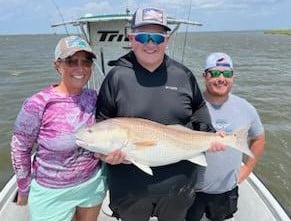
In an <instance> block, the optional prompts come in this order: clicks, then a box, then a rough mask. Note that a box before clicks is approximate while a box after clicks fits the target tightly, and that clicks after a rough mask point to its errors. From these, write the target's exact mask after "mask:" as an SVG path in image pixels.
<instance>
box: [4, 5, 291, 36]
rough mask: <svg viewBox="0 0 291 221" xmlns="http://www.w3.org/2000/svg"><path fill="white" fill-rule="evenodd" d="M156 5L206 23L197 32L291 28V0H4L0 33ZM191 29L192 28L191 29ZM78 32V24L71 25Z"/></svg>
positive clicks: (46, 28)
mask: <svg viewBox="0 0 291 221" xmlns="http://www.w3.org/2000/svg"><path fill="white" fill-rule="evenodd" d="M142 6H154V7H158V8H163V9H165V10H166V12H167V14H168V15H169V16H172V17H175V18H180V19H190V20H194V21H198V22H201V23H203V26H202V27H196V28H195V29H194V31H239V30H265V29H287V28H288V29H291V13H290V9H291V0H128V1H126V0H96V1H92V0H91V1H90V0H73V1H72V0H71V1H69V0H9V1H7V0H0V35H10V34H13V35H14V34H50V33H57V34H61V33H65V28H64V27H63V26H62V27H58V28H51V25H52V24H55V23H59V22H61V21H62V20H64V21H70V20H73V19H76V18H79V17H82V16H84V15H86V14H93V15H102V14H116V13H124V12H125V10H126V8H128V9H129V10H130V11H131V13H133V12H134V11H135V10H136V8H138V7H142ZM190 30H191V29H190ZM69 32H75V33H76V27H73V28H69Z"/></svg>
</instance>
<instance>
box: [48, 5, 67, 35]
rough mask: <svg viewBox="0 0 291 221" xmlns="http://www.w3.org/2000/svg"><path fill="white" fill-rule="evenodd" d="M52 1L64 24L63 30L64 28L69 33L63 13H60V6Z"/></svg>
mask: <svg viewBox="0 0 291 221" xmlns="http://www.w3.org/2000/svg"><path fill="white" fill-rule="evenodd" d="M52 2H53V4H54V6H55V7H56V9H57V11H58V13H59V15H60V17H61V19H62V22H63V23H64V26H65V30H66V33H67V35H69V32H68V29H67V25H66V23H65V20H64V17H63V14H62V12H61V10H60V8H59V7H58V5H57V4H56V2H55V1H54V0H52Z"/></svg>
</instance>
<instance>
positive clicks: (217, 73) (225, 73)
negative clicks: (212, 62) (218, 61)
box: [206, 70, 233, 78]
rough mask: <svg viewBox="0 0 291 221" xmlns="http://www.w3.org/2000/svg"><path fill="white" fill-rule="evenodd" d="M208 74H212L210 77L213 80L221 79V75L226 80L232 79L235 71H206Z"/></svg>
mask: <svg viewBox="0 0 291 221" xmlns="http://www.w3.org/2000/svg"><path fill="white" fill-rule="evenodd" d="M206 72H207V73H209V74H210V76H211V77H212V78H217V77H219V76H220V75H221V74H222V75H223V77H225V78H231V77H232V76H233V71H232V70H224V71H219V70H208V71H206Z"/></svg>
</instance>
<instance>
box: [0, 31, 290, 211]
mask: <svg viewBox="0 0 291 221" xmlns="http://www.w3.org/2000/svg"><path fill="white" fill-rule="evenodd" d="M61 37H62V36H60V35H19V36H0V48H1V50H0V189H2V188H3V187H4V185H5V184H6V182H7V181H8V180H9V179H10V177H11V176H12V175H13V170H12V166H11V160H10V138H11V129H12V127H13V122H14V120H15V117H16V115H17V113H18V111H19V109H20V107H21V105H22V102H23V101H24V99H25V98H26V97H28V96H30V95H32V94H33V93H35V92H37V91H39V90H40V89H41V88H43V87H45V86H47V85H49V84H52V83H55V82H57V81H58V77H59V76H58V74H57V73H56V72H55V71H54V69H53V68H52V61H53V57H54V47H55V45H56V44H57V42H58V40H59V39H60V38H61ZM185 37H186V38H187V44H186V45H183V43H182V40H183V39H184V38H185ZM172 38H173V39H172V40H176V41H175V42H176V43H175V45H173V47H174V48H175V51H176V53H175V54H172V53H171V52H169V54H170V55H171V56H173V57H175V58H176V59H177V60H179V61H183V62H184V64H186V65H187V66H188V67H189V68H190V69H191V70H192V71H193V73H194V74H195V76H196V78H197V79H198V81H199V84H200V87H201V89H203V82H202V81H201V79H202V78H201V73H202V70H203V63H204V59H205V57H206V56H207V55H208V54H209V53H211V52H214V51H221V52H226V53H228V54H229V55H231V57H232V58H233V61H234V66H235V72H236V79H235V85H234V88H233V93H235V94H237V95H239V96H242V97H244V98H246V99H247V100H248V101H249V102H251V103H252V104H253V105H254V106H255V107H256V108H257V110H258V112H259V114H260V116H261V119H262V122H263V124H264V127H265V130H266V147H265V152H264V155H263V156H262V158H261V160H260V161H259V163H258V165H257V167H256V168H255V172H256V174H257V175H258V177H259V178H260V179H261V180H262V181H263V182H264V183H265V184H266V186H267V187H268V188H269V189H270V190H271V192H272V193H273V195H274V196H275V197H276V198H277V199H278V200H279V202H280V203H281V204H282V205H283V207H284V208H285V209H286V210H287V211H288V213H289V215H290V214H291V173H290V171H289V170H290V169H291V136H290V133H291V114H290V112H291V97H290V94H291V52H290V49H291V36H284V35H267V34H264V33H263V32H259V31H258V32H209V33H197V32H194V33H191V34H188V35H187V36H184V35H183V34H179V35H177V36H173V37H172ZM183 49H184V56H183V55H182V52H181V51H182V50H183ZM112 50H113V51H114V52H113V53H112V58H116V57H117V54H122V53H125V52H124V50H122V49H120V48H114V47H113V48H112ZM288 171H289V172H288Z"/></svg>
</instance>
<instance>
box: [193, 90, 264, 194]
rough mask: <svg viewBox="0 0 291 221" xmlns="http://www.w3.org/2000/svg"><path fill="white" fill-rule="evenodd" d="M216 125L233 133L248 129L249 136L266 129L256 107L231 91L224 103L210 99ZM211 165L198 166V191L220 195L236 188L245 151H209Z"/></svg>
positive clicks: (230, 149) (207, 153) (209, 105)
mask: <svg viewBox="0 0 291 221" xmlns="http://www.w3.org/2000/svg"><path fill="white" fill-rule="evenodd" d="M206 103H207V107H208V109H209V112H210V116H211V120H212V124H213V126H214V127H215V129H216V130H217V131H219V130H223V131H224V132H225V133H233V132H234V131H235V130H236V129H239V128H246V127H247V128H248V137H249V138H254V137H257V136H259V135H260V134H262V133H263V131H264V128H263V125H262V122H261V120H260V117H259V115H258V113H257V111H256V109H255V108H254V107H253V106H252V105H251V104H250V103H249V102H247V101H246V100H245V99H243V98H240V97H238V96H236V95H233V94H230V95H229V98H228V99H227V101H226V102H225V103H223V104H222V105H213V104H211V103H209V102H207V101H206ZM206 160H207V164H208V166H207V167H199V168H198V181H197V185H196V188H197V191H200V192H205V193H210V194H217V193H224V192H226V191H229V190H232V189H233V188H234V187H235V186H236V185H237V177H238V171H239V168H240V166H241V162H242V153H241V152H240V151H238V150H235V149H233V148H227V149H226V150H225V151H220V152H214V153H210V152H206Z"/></svg>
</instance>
